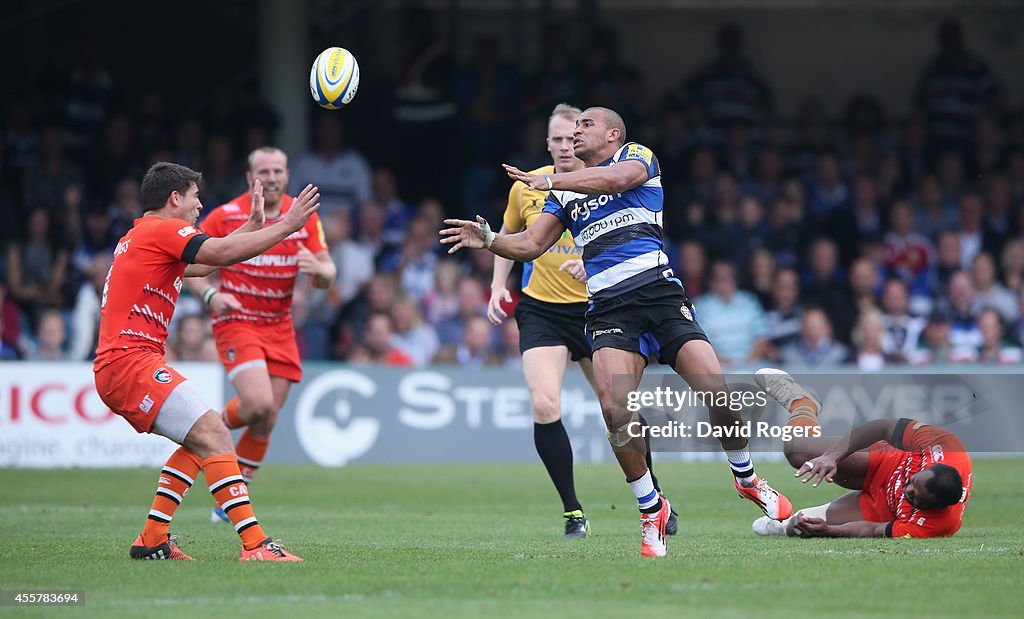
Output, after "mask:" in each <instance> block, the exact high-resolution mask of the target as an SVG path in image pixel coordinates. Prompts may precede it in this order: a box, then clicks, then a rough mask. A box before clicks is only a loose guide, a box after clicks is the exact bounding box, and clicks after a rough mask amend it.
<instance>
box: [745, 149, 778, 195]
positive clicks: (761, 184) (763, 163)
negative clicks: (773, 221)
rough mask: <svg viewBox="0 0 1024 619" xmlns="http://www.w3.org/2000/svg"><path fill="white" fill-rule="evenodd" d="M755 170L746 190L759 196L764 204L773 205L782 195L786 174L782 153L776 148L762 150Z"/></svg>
mask: <svg viewBox="0 0 1024 619" xmlns="http://www.w3.org/2000/svg"><path fill="white" fill-rule="evenodd" d="M754 170H755V173H754V178H753V179H751V180H750V181H749V182H748V183H747V184H746V186H745V188H744V189H745V190H746V191H748V192H750V193H752V194H754V195H755V196H757V197H758V199H759V200H761V203H762V204H771V203H772V201H773V200H775V198H776V197H778V196H779V195H780V194H781V193H782V180H783V175H784V174H785V172H786V162H785V160H784V159H783V158H782V151H781V150H779V149H778V148H777V147H775V146H768V147H766V148H763V149H761V152H760V153H759V154H758V155H757V164H756V165H755V168H754Z"/></svg>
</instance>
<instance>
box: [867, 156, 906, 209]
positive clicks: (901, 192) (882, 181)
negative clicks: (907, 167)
mask: <svg viewBox="0 0 1024 619" xmlns="http://www.w3.org/2000/svg"><path fill="white" fill-rule="evenodd" d="M875 180H876V181H877V187H876V188H877V191H878V200H879V202H881V203H882V204H892V203H893V202H894V201H896V200H897V199H899V198H902V197H904V196H905V195H906V194H907V192H908V181H907V178H906V174H905V172H904V170H903V162H902V161H900V156H899V153H897V152H896V151H893V150H890V151H887V152H886V153H884V154H883V155H882V158H881V160H880V161H879V162H878V176H877V178H876V179H875Z"/></svg>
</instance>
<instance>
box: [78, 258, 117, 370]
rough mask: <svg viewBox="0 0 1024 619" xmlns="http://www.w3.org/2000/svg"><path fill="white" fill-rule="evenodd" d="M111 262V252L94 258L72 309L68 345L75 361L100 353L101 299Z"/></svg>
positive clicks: (86, 270) (87, 358)
mask: <svg viewBox="0 0 1024 619" xmlns="http://www.w3.org/2000/svg"><path fill="white" fill-rule="evenodd" d="M110 261H111V256H110V254H100V255H98V256H96V257H94V258H93V259H92V262H91V263H90V264H89V266H88V267H87V268H86V269H85V275H86V279H85V281H84V282H82V285H81V287H80V288H79V289H78V293H77V294H76V295H75V305H74V308H73V309H72V311H71V342H70V345H69V347H68V358H69V359H71V360H72V361H86V360H89V359H91V358H92V356H93V354H94V353H95V352H96V344H97V335H98V333H99V325H100V301H101V299H102V297H103V286H104V285H105V284H106V281H107V272H108V271H109V270H110Z"/></svg>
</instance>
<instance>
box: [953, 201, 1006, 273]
mask: <svg viewBox="0 0 1024 619" xmlns="http://www.w3.org/2000/svg"><path fill="white" fill-rule="evenodd" d="M984 209H985V205H984V203H983V202H982V200H981V196H979V195H978V194H976V193H966V194H964V195H963V197H962V198H960V219H959V222H958V225H957V237H958V238H959V239H960V268H961V269H969V268H971V264H972V263H973V262H974V257H975V256H977V255H978V254H979V253H980V252H982V251H987V252H989V253H991V254H992V255H998V254H999V251H1000V249H1001V248H1000V245H1001V243H999V240H998V239H997V238H995V236H994V234H993V233H992V232H991V231H989V230H987V229H986V228H985V224H984V221H983V214H984Z"/></svg>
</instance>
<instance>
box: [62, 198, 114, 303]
mask: <svg viewBox="0 0 1024 619" xmlns="http://www.w3.org/2000/svg"><path fill="white" fill-rule="evenodd" d="M116 244H117V239H115V238H113V237H111V236H110V218H109V217H108V216H107V213H106V211H87V212H86V213H85V215H84V217H83V226H82V238H81V240H79V242H78V244H77V245H75V248H74V251H72V252H71V254H70V255H69V256H68V274H67V277H66V281H65V287H64V292H65V296H66V298H68V299H72V300H73V299H74V295H75V294H76V293H77V292H78V288H79V286H81V285H82V282H84V281H85V279H86V278H87V277H88V274H87V272H86V271H87V270H88V269H89V265H90V264H92V261H93V259H94V258H95V257H96V256H98V255H101V254H102V255H107V256H109V255H112V254H113V253H114V246H115V245H116Z"/></svg>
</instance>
